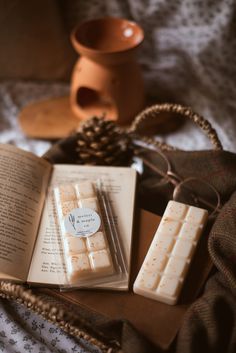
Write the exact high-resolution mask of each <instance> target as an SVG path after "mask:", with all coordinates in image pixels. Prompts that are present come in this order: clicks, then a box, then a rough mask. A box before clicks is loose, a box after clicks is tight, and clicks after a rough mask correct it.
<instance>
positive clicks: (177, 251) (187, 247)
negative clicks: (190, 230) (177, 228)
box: [172, 239, 194, 258]
mask: <svg viewBox="0 0 236 353" xmlns="http://www.w3.org/2000/svg"><path fill="white" fill-rule="evenodd" d="M193 249H194V245H193V244H192V243H191V242H190V241H188V240H184V239H178V240H177V241H176V243H175V246H174V248H173V252H172V254H173V256H180V257H184V258H190V257H191V255H192V252H193Z"/></svg>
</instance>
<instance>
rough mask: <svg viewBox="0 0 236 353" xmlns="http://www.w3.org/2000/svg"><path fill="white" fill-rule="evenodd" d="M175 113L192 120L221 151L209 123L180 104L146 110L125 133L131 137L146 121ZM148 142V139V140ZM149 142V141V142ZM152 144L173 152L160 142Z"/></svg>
mask: <svg viewBox="0 0 236 353" xmlns="http://www.w3.org/2000/svg"><path fill="white" fill-rule="evenodd" d="M163 112H165V113H175V114H179V115H181V116H183V117H186V118H188V119H190V120H192V121H193V122H194V123H195V124H196V125H197V126H199V127H200V128H201V130H202V131H203V132H204V133H205V134H206V136H207V137H208V138H209V140H210V141H211V143H212V146H213V147H214V149H215V150H223V147H222V144H221V142H220V140H219V138H218V135H217V132H216V130H215V129H214V128H213V127H212V126H211V124H210V123H209V121H207V120H206V119H205V118H203V117H202V116H201V115H199V114H197V113H195V112H194V111H193V110H192V109H191V108H190V107H185V106H182V105H180V104H171V103H164V104H156V105H153V106H151V107H148V108H146V109H145V110H143V111H142V112H141V113H140V114H138V115H137V116H136V118H135V119H134V121H133V123H132V124H131V126H130V128H128V129H127V132H128V133H129V134H130V135H132V134H134V133H137V131H138V128H139V127H140V126H141V125H142V124H144V123H145V121H147V120H155V119H156V118H157V116H158V114H160V113H163ZM145 138H147V137H145ZM149 141H150V138H149ZM150 142H151V141H150ZM152 143H157V144H159V147H160V148H161V149H165V150H171V149H172V150H173V147H171V146H169V145H166V144H164V143H162V142H157V141H155V140H153V139H152Z"/></svg>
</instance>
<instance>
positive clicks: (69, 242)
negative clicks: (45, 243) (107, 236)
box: [64, 236, 87, 254]
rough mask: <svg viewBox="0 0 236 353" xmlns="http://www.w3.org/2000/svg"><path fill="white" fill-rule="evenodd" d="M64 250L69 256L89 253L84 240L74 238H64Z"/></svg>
mask: <svg viewBox="0 0 236 353" xmlns="http://www.w3.org/2000/svg"><path fill="white" fill-rule="evenodd" d="M64 248H65V252H66V253H67V254H71V253H78V254H79V253H83V252H86V251H87V249H86V245H85V241H84V239H83V238H79V237H73V236H70V237H65V238H64Z"/></svg>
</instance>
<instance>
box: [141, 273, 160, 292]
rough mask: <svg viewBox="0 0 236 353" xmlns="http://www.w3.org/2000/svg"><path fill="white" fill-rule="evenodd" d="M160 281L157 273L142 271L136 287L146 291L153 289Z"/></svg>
mask: <svg viewBox="0 0 236 353" xmlns="http://www.w3.org/2000/svg"><path fill="white" fill-rule="evenodd" d="M159 281H160V274H159V273H158V272H152V271H144V272H143V273H141V274H140V276H139V278H138V280H137V282H138V285H139V286H140V287H142V288H146V289H151V290H153V289H155V288H156V287H157V285H158V282H159Z"/></svg>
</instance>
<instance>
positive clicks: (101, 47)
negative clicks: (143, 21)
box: [71, 17, 144, 124]
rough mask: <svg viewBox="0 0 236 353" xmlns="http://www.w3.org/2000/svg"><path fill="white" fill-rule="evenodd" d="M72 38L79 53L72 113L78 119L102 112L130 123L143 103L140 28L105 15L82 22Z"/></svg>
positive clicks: (141, 32) (73, 90)
mask: <svg viewBox="0 0 236 353" xmlns="http://www.w3.org/2000/svg"><path fill="white" fill-rule="evenodd" d="M71 39H72V43H73V46H74V48H75V49H76V51H77V52H78V53H79V54H80V58H79V60H78V61H77V63H76V65H75V68H74V71H73V75H72V82H71V105H72V110H73V112H74V113H75V115H76V116H77V117H78V118H79V119H87V118H90V117H91V116H93V115H97V116H102V115H105V117H106V118H107V119H111V120H117V122H119V123H120V124H127V123H129V122H130V121H131V120H132V119H133V118H134V116H135V115H136V114H137V113H138V112H139V111H140V110H141V109H142V108H143V106H144V89H143V80H142V76H141V71H140V67H139V65H138V64H137V62H136V60H135V52H136V49H137V47H138V46H139V45H140V44H141V43H142V41H143V39H144V34H143V30H142V29H141V28H140V27H139V26H138V25H137V24H136V23H134V22H130V21H128V20H125V19H121V18H113V17H105V18H100V19H95V20H91V21H88V22H84V23H82V24H81V25H79V26H78V27H77V28H76V29H75V30H74V31H73V33H72V36H71Z"/></svg>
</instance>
